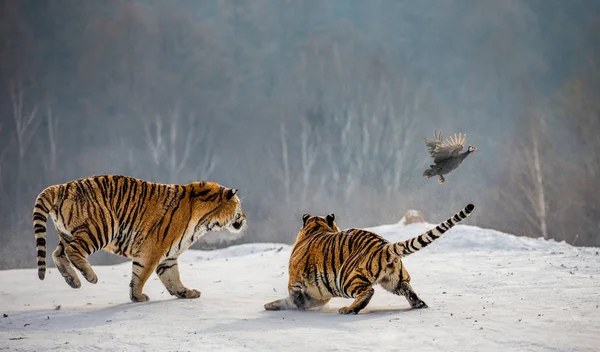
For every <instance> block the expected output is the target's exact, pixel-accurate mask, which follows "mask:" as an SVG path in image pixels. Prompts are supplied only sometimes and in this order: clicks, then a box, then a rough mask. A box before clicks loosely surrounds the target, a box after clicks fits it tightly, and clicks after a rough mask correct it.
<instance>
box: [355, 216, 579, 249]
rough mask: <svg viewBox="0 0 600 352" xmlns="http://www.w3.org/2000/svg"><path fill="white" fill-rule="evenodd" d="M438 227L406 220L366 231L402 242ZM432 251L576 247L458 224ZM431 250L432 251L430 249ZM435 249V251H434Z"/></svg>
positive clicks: (433, 246) (433, 245) (432, 247)
mask: <svg viewBox="0 0 600 352" xmlns="http://www.w3.org/2000/svg"><path fill="white" fill-rule="evenodd" d="M436 225H437V224H430V223H414V224H410V225H404V223H403V222H402V221H400V222H398V223H396V224H389V225H380V226H374V227H368V228H365V230H367V231H371V232H374V233H377V234H378V235H380V236H382V237H384V238H385V239H387V240H388V241H390V242H400V241H404V240H407V239H409V238H412V237H415V236H417V235H419V234H421V233H423V232H426V231H429V230H430V229H432V228H434V227H435V226H436ZM430 247H431V249H432V250H446V251H447V250H490V251H491V250H494V251H519V250H525V251H527V250H571V249H575V247H573V246H571V245H569V244H567V243H565V242H564V241H563V242H556V241H554V240H544V239H543V238H530V237H522V236H515V235H511V234H507V233H503V232H500V231H496V230H492V229H485V228H481V227H477V226H469V225H456V226H454V227H453V228H452V229H450V230H449V231H448V232H446V233H445V234H444V236H442V237H441V238H440V239H438V240H437V241H435V243H434V244H432V245H431V246H430ZM430 247H428V248H427V250H429V248H430ZM434 248H435V249H434Z"/></svg>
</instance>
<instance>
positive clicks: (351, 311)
mask: <svg viewBox="0 0 600 352" xmlns="http://www.w3.org/2000/svg"><path fill="white" fill-rule="evenodd" d="M338 312H339V313H340V314H354V315H356V314H357V312H356V311H355V310H354V309H350V308H349V307H342V308H340V310H338Z"/></svg>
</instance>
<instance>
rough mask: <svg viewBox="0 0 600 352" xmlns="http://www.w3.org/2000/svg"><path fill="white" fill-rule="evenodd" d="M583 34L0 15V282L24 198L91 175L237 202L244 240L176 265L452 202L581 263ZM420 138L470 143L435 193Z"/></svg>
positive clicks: (511, 10) (519, 19)
mask: <svg viewBox="0 0 600 352" xmlns="http://www.w3.org/2000/svg"><path fill="white" fill-rule="evenodd" d="M598 33H600V2H599V1H593V0H572V1H560V0H506V1H504V0H503V1H496V0H429V1H415V0H394V1H392V0H372V1H359V0H331V1H317V0H307V1H291V0H253V1H244V0H206V1H191V0H178V1H160V0H106V1H102V2H93V1H77V0H54V1H37V0H1V1H0V243H2V245H1V246H0V269H7V268H19V267H34V266H35V264H36V258H35V241H34V235H33V228H32V220H31V217H32V210H33V205H34V202H35V199H36V197H37V195H38V194H39V193H40V192H41V191H42V190H43V189H44V188H46V187H47V186H50V185H53V184H57V183H64V182H67V181H70V180H74V179H78V178H82V177H87V176H91V175H100V174H122V175H129V176H134V177H139V178H142V179H145V180H148V181H153V182H160V183H181V184H184V183H188V182H192V181H200V180H211V181H215V182H219V183H221V184H224V185H226V186H228V187H235V188H238V189H239V195H240V197H241V199H242V202H243V204H244V207H245V212H246V214H247V216H248V225H249V227H248V230H247V232H246V233H245V235H244V236H243V237H240V238H227V237H225V235H224V234H222V233H220V234H218V236H216V237H213V239H212V240H210V238H209V236H207V239H206V240H205V241H202V242H201V243H199V244H197V246H196V247H194V248H214V247H218V246H224V245H230V244H235V243H246V242H282V243H293V241H294V239H295V236H296V234H297V231H298V229H299V227H300V225H301V216H302V214H303V213H311V214H321V215H324V214H326V213H335V215H336V221H337V222H338V224H339V225H340V227H342V228H349V227H367V226H374V225H378V224H383V223H395V222H397V221H399V219H400V218H401V217H402V215H403V214H404V213H405V212H406V211H407V210H409V209H416V210H419V211H422V212H423V213H424V214H425V218H426V220H428V221H430V222H437V221H439V220H443V217H445V216H447V215H448V214H453V213H454V212H455V211H458V210H460V209H461V208H462V207H464V205H466V204H468V203H470V202H472V203H474V204H475V205H476V206H477V207H478V212H476V213H475V214H473V216H472V217H471V223H472V224H474V225H477V226H482V227H489V228H494V229H496V230H499V231H504V232H508V233H512V234H515V235H520V236H529V237H542V238H545V239H553V240H556V241H566V242H567V243H569V244H572V245H576V246H600V235H599V233H600V231H599V230H600V200H599V197H598V194H599V193H598V189H599V188H600V99H598V97H599V96H600V36H599V35H598ZM434 129H437V130H442V131H443V132H444V135H445V136H450V135H451V134H453V133H458V132H462V133H466V134H467V144H472V145H474V146H476V147H477V148H478V150H477V152H476V153H474V154H473V155H472V156H470V157H469V158H468V159H467V160H465V162H464V163H463V164H462V165H461V166H460V168H458V169H457V170H455V171H453V172H452V173H451V174H449V175H447V177H446V183H445V184H443V185H440V184H438V182H437V179H435V178H431V179H426V178H424V177H423V176H422V173H423V170H424V169H425V168H427V167H428V166H429V164H430V163H431V159H430V157H429V155H428V153H427V150H426V147H425V144H424V143H423V137H428V138H433V131H434ZM52 228H53V226H52V225H50V224H49V229H52ZM220 236H223V237H220ZM219 238H224V240H223V241H220V240H219ZM48 240H49V250H51V248H52V247H53V246H54V245H55V244H56V243H57V236H56V233H55V232H54V231H53V230H51V231H50V232H49V238H48ZM91 259H92V260H91V262H92V263H98V264H107V263H114V262H117V261H119V260H121V259H119V258H117V257H116V256H114V255H110V254H106V253H103V254H101V253H98V254H94V255H93V256H92V258H91Z"/></svg>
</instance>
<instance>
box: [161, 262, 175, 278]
mask: <svg viewBox="0 0 600 352" xmlns="http://www.w3.org/2000/svg"><path fill="white" fill-rule="evenodd" d="M175 265H177V263H173V264H171V265H167V264H161V265H159V266H158V267H157V268H156V274H157V275H162V274H164V273H165V271H167V270H169V269H171V268H172V267H174V266H175Z"/></svg>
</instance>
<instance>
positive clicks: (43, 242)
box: [35, 237, 46, 247]
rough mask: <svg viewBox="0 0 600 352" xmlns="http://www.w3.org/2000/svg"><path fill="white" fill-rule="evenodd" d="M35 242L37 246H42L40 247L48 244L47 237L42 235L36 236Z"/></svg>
mask: <svg viewBox="0 0 600 352" xmlns="http://www.w3.org/2000/svg"><path fill="white" fill-rule="evenodd" d="M35 244H36V245H37V246H40V247H45V246H46V239H45V238H42V237H40V238H36V240H35Z"/></svg>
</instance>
